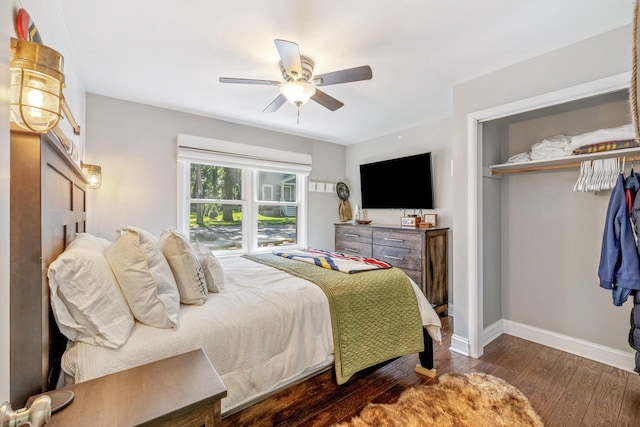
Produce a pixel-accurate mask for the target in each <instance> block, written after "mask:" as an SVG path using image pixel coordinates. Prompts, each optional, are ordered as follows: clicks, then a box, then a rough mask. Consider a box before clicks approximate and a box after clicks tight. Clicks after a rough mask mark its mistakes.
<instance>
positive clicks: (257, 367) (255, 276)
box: [62, 257, 440, 415]
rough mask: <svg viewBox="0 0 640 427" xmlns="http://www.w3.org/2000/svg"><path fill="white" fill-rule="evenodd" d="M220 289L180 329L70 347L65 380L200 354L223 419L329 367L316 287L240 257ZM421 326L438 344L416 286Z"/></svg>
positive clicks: (326, 324) (325, 315)
mask: <svg viewBox="0 0 640 427" xmlns="http://www.w3.org/2000/svg"><path fill="white" fill-rule="evenodd" d="M220 261H221V264H222V266H223V269H224V273H225V284H224V288H223V289H221V290H220V292H219V293H216V294H210V295H209V298H208V299H207V300H206V302H205V303H204V304H203V305H185V304H182V305H181V306H180V311H179V326H178V327H177V328H176V329H162V328H156V327H152V326H148V325H145V324H142V323H140V322H136V323H135V326H134V327H133V330H132V332H131V335H130V336H129V338H128V340H127V341H126V343H125V344H124V345H122V346H121V347H119V348H117V349H113V348H108V347H105V346H99V345H92V344H88V343H84V342H72V343H70V345H69V347H68V349H67V351H66V352H65V353H64V356H63V358H62V369H63V371H64V373H65V377H66V382H67V383H70V382H81V381H86V380H90V379H92V378H96V377H100V376H103V375H107V374H110V373H113V372H117V371H121V370H123V369H127V368H130V367H133V366H137V365H141V364H144V363H148V362H152V361H155V360H159V359H163V358H166V357H170V356H173V355H176V354H180V353H184V352H187V351H190V350H194V349H197V348H202V349H203V350H204V351H205V354H207V356H208V357H209V359H210V360H211V362H212V364H213V365H214V367H215V368H216V370H217V372H218V374H219V375H220V376H221V378H222V380H223V382H224V384H225V386H226V387H227V397H226V398H225V399H223V400H222V412H223V414H224V415H228V414H230V413H233V412H235V411H237V410H240V409H242V408H244V407H246V406H248V405H250V404H251V403H253V402H255V401H257V400H259V399H261V398H264V397H265V396H268V395H270V394H272V393H273V392H275V391H277V390H279V389H281V388H283V387H284V386H286V385H289V384H292V383H296V382H298V381H301V380H303V379H305V378H307V377H309V376H311V375H313V374H316V373H318V372H321V371H324V370H326V369H332V368H333V367H334V362H335V358H334V342H333V338H332V326H331V316H330V310H329V303H328V300H327V297H326V295H325V293H324V292H323V291H322V290H321V289H320V287H318V286H317V285H316V284H314V283H310V282H309V281H307V280H303V279H301V278H299V277H295V276H293V275H291V274H289V273H286V272H284V271H281V270H279V269H276V268H273V267H271V266H268V265H264V264H260V263H256V262H254V261H252V260H249V259H246V258H243V257H228V258H221V259H220ZM411 286H412V289H413V291H414V293H415V295H416V299H417V301H418V303H419V309H420V314H421V320H422V323H423V325H426V326H427V327H428V330H429V333H430V335H431V337H433V338H434V339H436V340H438V341H439V340H440V335H439V334H440V332H439V328H440V320H439V318H438V316H437V314H436V313H435V311H433V309H432V308H431V306H430V305H429V303H428V302H427V300H426V298H425V297H424V295H422V293H421V292H420V290H419V289H418V287H417V286H416V285H415V284H413V283H412V285H411Z"/></svg>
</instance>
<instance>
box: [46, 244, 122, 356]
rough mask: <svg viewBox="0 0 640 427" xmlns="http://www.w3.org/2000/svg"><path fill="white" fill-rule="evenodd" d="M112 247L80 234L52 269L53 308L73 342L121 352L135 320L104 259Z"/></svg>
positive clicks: (57, 318)
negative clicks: (105, 253) (118, 349)
mask: <svg viewBox="0 0 640 427" xmlns="http://www.w3.org/2000/svg"><path fill="white" fill-rule="evenodd" d="M110 245H111V242H109V241H108V240H104V239H101V238H99V237H95V236H92V235H90V234H84V233H83V234H79V235H78V236H77V237H76V238H75V239H74V240H73V241H72V242H71V243H69V245H68V246H67V248H66V249H65V250H64V252H62V253H61V254H60V255H59V256H58V258H56V260H55V261H53V262H52V263H51V264H50V265H49V269H48V271H47V277H48V278H49V288H50V290H51V308H52V310H53V314H54V316H55V318H56V322H57V323H58V327H59V328H60V331H61V332H62V333H63V334H64V335H65V336H66V337H67V338H69V339H70V340H71V341H82V342H86V343H89V344H94V345H101V346H105V347H110V348H118V347H120V346H121V345H122V344H124V343H125V342H126V341H127V339H128V338H129V334H130V333H131V330H132V329H133V324H134V321H133V316H132V315H131V311H130V310H129V307H128V306H127V302H126V301H125V298H124V296H123V295H122V292H121V291H120V287H119V286H118V282H117V281H116V278H115V277H114V275H113V272H112V271H111V267H109V263H108V262H107V259H106V258H105V256H104V251H105V249H106V248H108V247H109V246H110Z"/></svg>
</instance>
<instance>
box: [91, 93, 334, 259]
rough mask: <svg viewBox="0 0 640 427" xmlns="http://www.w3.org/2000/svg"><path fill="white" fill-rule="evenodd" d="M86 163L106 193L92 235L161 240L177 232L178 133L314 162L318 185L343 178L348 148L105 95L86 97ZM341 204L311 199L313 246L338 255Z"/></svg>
mask: <svg viewBox="0 0 640 427" xmlns="http://www.w3.org/2000/svg"><path fill="white" fill-rule="evenodd" d="M86 129H87V137H86V156H85V160H86V162H87V163H95V164H98V165H101V166H102V187H101V188H100V189H99V190H95V191H90V192H89V194H88V197H87V198H88V218H87V221H88V230H89V231H90V232H92V233H94V234H96V235H98V236H101V237H104V238H107V239H109V240H113V239H114V237H115V230H116V229H117V228H119V227H122V226H126V225H134V226H138V227H140V228H143V229H146V230H148V231H150V232H151V233H154V234H159V233H160V232H161V231H162V229H163V228H166V227H169V226H176V225H177V224H176V218H177V160H176V159H177V148H176V139H177V135H178V134H179V133H185V134H191V135H196V136H203V137H208V138H216V139H221V140H227V141H233V142H238V143H243V144H252V145H258V146H264V147H270V148H277V149H281V150H289V151H294V152H300V153H306V154H310V155H311V156H312V157H313V171H312V172H311V176H312V177H323V179H326V180H328V181H333V182H335V181H337V180H339V179H341V178H342V177H343V176H344V169H345V147H344V146H340V145H336V144H331V143H327V142H321V141H316V140H312V139H306V138H301V137H296V136H292V135H287V134H283V133H278V132H273V131H267V130H262V129H258V128H253V127H248V126H243V125H238V124H233V123H229V122H224V121H220V120H215V119H211V118H206V117H201V116H196V115H192V114H186V113H180V112H176V111H172V110H167V109H162V108H157V107H152V106H148V105H142V104H137V103H133V102H126V101H121V100H117V99H114V98H108V97H104V96H99V95H93V94H88V95H87V126H86ZM337 204H338V198H337V196H336V195H335V194H330V193H310V194H309V212H310V213H309V237H308V244H309V246H312V247H318V248H333V231H332V230H333V227H332V224H333V223H334V222H335V221H337V220H338V214H337Z"/></svg>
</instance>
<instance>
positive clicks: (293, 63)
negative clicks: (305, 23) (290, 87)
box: [273, 39, 302, 78]
mask: <svg viewBox="0 0 640 427" xmlns="http://www.w3.org/2000/svg"><path fill="white" fill-rule="evenodd" d="M273 42H274V43H275V44H276V49H278V54H279V55H280V59H281V60H282V66H283V67H284V69H285V71H286V72H287V74H289V75H290V76H291V77H293V78H298V77H300V76H302V63H301V61H300V48H299V47H298V45H297V44H296V43H294V42H290V41H288V40H280V39H276V40H274V41H273Z"/></svg>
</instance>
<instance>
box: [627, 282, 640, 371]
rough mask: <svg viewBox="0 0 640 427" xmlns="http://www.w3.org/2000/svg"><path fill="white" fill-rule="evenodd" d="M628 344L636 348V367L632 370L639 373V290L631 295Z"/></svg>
mask: <svg viewBox="0 0 640 427" xmlns="http://www.w3.org/2000/svg"><path fill="white" fill-rule="evenodd" d="M629 345H630V346H631V348H633V349H634V350H636V367H635V369H634V371H636V372H637V373H639V374H640V292H636V294H635V295H634V297H633V308H632V309H631V329H630V330H629Z"/></svg>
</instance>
